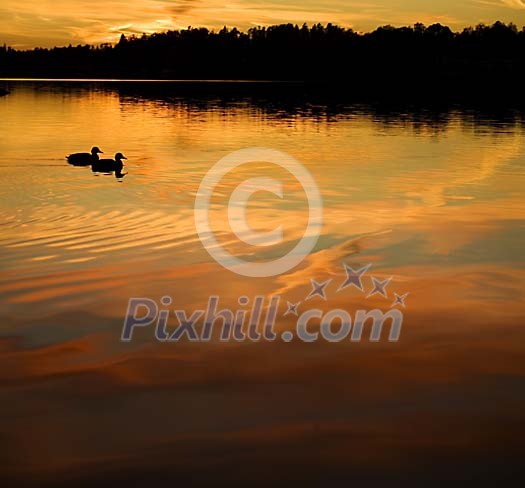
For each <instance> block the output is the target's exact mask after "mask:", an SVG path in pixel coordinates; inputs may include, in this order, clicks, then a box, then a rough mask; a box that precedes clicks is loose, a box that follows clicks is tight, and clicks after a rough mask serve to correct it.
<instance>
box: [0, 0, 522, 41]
mask: <svg viewBox="0 0 525 488" xmlns="http://www.w3.org/2000/svg"><path fill="white" fill-rule="evenodd" d="M496 20H502V21H505V22H511V21H512V22H514V23H516V24H517V25H518V26H519V27H520V28H521V26H523V25H524V24H525V0H370V1H367V0H356V1H353V0H280V1H279V0H232V1H231V2H228V1H227V2H223V1H222V0H104V1H101V0H98V1H95V0H91V1H89V0H2V2H1V4H0V43H6V44H8V45H10V46H13V47H16V48H31V47H35V46H44V47H49V46H55V45H67V44H69V43H72V44H79V43H95V44H96V43H101V42H108V41H109V42H113V41H115V40H117V39H118V37H119V36H120V34H121V33H125V34H132V33H136V34H141V33H143V32H146V33H151V32H158V31H163V30H168V29H178V28H185V27H187V26H189V25H191V26H205V27H208V28H220V27H222V26H224V25H226V26H230V27H233V26H237V27H240V28H243V29H245V28H249V27H251V26H256V25H270V24H276V23H283V22H293V23H297V24H302V23H304V22H307V23H310V24H311V23H315V22H322V23H326V22H333V23H337V24H339V25H343V26H346V27H352V28H354V29H355V30H358V31H367V30H371V29H374V28H375V27H377V26H379V25H384V24H393V25H407V24H413V23H415V22H418V21H420V22H423V23H426V24H431V23H435V22H440V23H443V24H447V25H450V26H451V27H452V28H454V29H460V28H462V27H464V26H467V25H474V24H477V23H479V22H484V23H492V22H494V21H496Z"/></svg>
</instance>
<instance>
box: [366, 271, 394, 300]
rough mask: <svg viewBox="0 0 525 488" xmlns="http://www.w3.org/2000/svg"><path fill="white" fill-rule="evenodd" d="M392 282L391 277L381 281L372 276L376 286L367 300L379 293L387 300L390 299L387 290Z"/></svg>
mask: <svg viewBox="0 0 525 488" xmlns="http://www.w3.org/2000/svg"><path fill="white" fill-rule="evenodd" d="M391 281H392V278H391V277H390V278H388V279H387V280H383V281H379V280H378V279H377V278H374V277H373V276H372V283H373V284H374V289H373V290H372V291H371V292H370V293H369V294H368V296H367V297H366V298H369V297H371V296H372V295H375V294H377V293H379V294H380V295H382V296H384V297H385V298H388V293H387V292H386V290H385V288H386V287H387V286H388V284H389V283H390V282H391Z"/></svg>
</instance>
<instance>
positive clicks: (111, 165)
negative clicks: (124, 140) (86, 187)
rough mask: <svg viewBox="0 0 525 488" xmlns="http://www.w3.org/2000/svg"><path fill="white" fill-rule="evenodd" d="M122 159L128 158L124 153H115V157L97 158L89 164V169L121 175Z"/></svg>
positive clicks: (95, 171)
mask: <svg viewBox="0 0 525 488" xmlns="http://www.w3.org/2000/svg"><path fill="white" fill-rule="evenodd" d="M123 159H128V158H127V157H126V156H124V154H122V153H117V154H115V159H98V158H97V160H96V161H93V163H92V164H91V170H92V171H93V172H94V173H113V172H115V173H116V174H117V175H123V173H122V168H123V167H124V163H123V162H122V160H123Z"/></svg>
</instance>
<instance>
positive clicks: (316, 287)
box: [306, 279, 332, 301]
mask: <svg viewBox="0 0 525 488" xmlns="http://www.w3.org/2000/svg"><path fill="white" fill-rule="evenodd" d="M310 281H311V282H312V291H311V292H310V294H309V295H308V296H307V297H306V300H310V298H313V297H315V296H320V297H321V298H322V299H323V300H325V301H326V293H325V288H326V287H327V286H328V285H329V284H330V283H331V282H332V280H331V279H329V280H328V281H325V282H324V283H317V281H315V280H310Z"/></svg>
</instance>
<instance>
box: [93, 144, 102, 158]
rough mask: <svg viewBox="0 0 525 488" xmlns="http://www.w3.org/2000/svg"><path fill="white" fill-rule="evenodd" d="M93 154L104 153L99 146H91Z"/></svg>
mask: <svg viewBox="0 0 525 488" xmlns="http://www.w3.org/2000/svg"><path fill="white" fill-rule="evenodd" d="M91 154H92V155H93V156H96V155H97V154H104V152H103V151H101V150H100V149H99V148H98V147H97V146H95V147H93V148H91Z"/></svg>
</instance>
